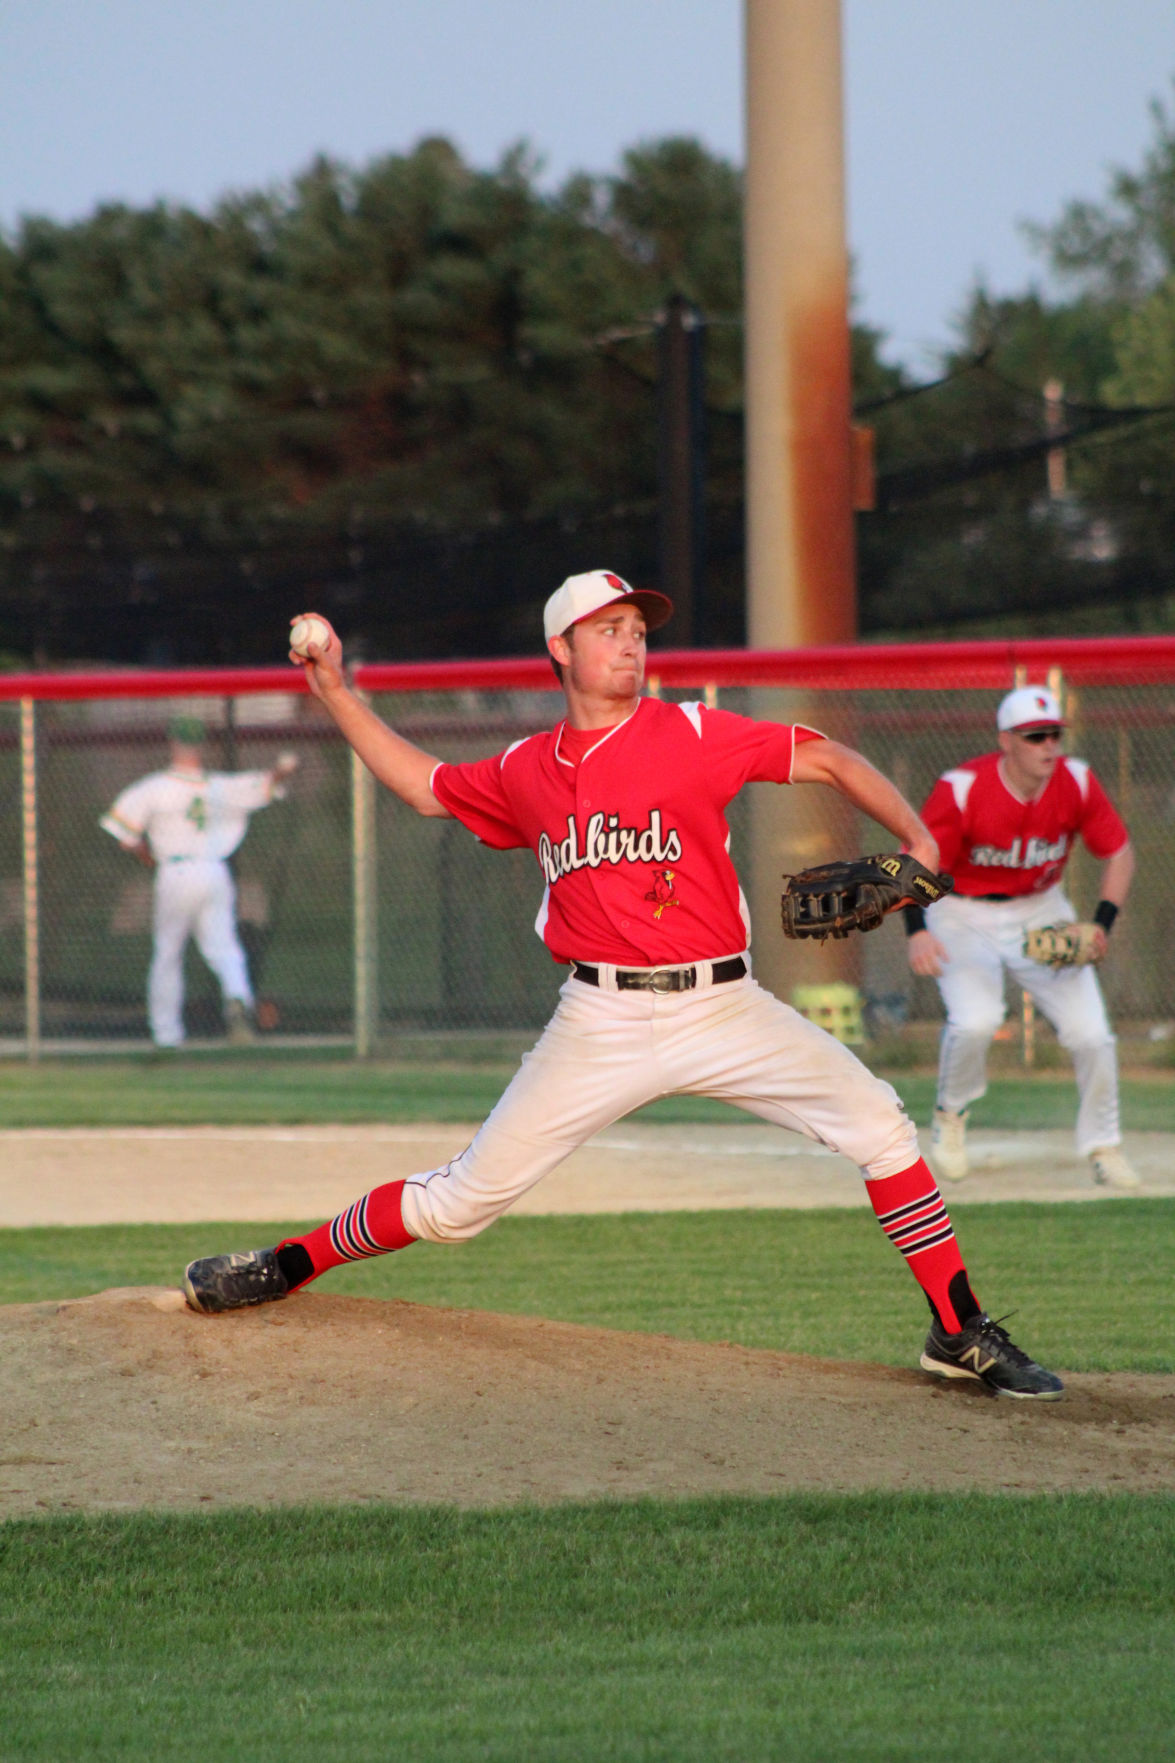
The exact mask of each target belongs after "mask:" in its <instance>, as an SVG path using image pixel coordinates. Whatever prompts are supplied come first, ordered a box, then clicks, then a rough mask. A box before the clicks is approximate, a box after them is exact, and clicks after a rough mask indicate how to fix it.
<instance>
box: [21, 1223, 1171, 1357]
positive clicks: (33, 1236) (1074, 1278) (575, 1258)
mask: <svg viewBox="0 0 1175 1763" xmlns="http://www.w3.org/2000/svg"><path fill="white" fill-rule="evenodd" d="M951 1210H952V1216H953V1217H954V1221H955V1226H956V1230H957V1232H958V1235H959V1240H960V1242H961V1244H962V1245H963V1249H964V1253H965V1256H966V1260H967V1263H968V1266H969V1268H970V1271H971V1275H972V1278H973V1279H974V1281H975V1285H976V1289H977V1291H978V1293H979V1296H980V1298H981V1300H982V1301H983V1302H984V1303H985V1304H987V1305H988V1306H989V1308H990V1309H991V1310H992V1312H993V1313H994V1314H997V1315H999V1314H1003V1313H1004V1312H1006V1311H1012V1310H1014V1311H1015V1313H1016V1318H1015V1321H1014V1323H1012V1324H1011V1332H1012V1334H1013V1338H1014V1339H1016V1340H1018V1341H1020V1342H1021V1344H1022V1345H1024V1346H1026V1347H1028V1348H1029V1349H1030V1350H1031V1351H1032V1352H1033V1354H1034V1356H1036V1357H1039V1358H1040V1359H1041V1360H1042V1361H1043V1362H1044V1363H1045V1364H1056V1365H1058V1366H1063V1367H1068V1368H1069V1369H1070V1370H1074V1371H1109V1370H1123V1371H1125V1370H1130V1371H1155V1372H1163V1371H1175V1340H1173V1339H1172V1337H1171V1331H1170V1329H1169V1328H1168V1327H1165V1326H1161V1325H1160V1326H1156V1321H1157V1319H1158V1318H1160V1317H1162V1316H1164V1315H1169V1307H1170V1278H1171V1275H1170V1269H1171V1266H1172V1262H1173V1261H1175V1199H1167V1198H1155V1199H1140V1198H1131V1199H1122V1200H1103V1201H1100V1202H1099V1203H1098V1204H1097V1205H1096V1206H1092V1205H1081V1204H1073V1205H1066V1206H1037V1205H1030V1204H1027V1203H1022V1204H1008V1205H983V1206H976V1205H973V1206H965V1205H952V1208H951ZM310 1222H317V1221H316V1220H315V1221H311V1220H301V1221H295V1220H286V1221H285V1222H284V1223H282V1222H278V1223H275V1222H274V1221H272V1220H268V1221H262V1222H258V1223H257V1224H256V1225H248V1224H245V1225H242V1224H231V1225H226V1224H219V1225H216V1224H214V1225H204V1224H200V1225H192V1224H185V1225H135V1226H126V1225H95V1226H89V1227H86V1228H84V1229H74V1230H66V1229H60V1228H56V1227H40V1228H36V1229H30V1230H3V1231H0V1303H8V1304H12V1303H32V1302H36V1301H38V1300H41V1299H46V1298H65V1297H81V1296H83V1295H85V1294H86V1293H88V1292H97V1291H102V1290H104V1289H107V1288H109V1287H111V1286H124V1285H172V1286H174V1285H176V1284H178V1281H179V1275H180V1273H181V1271H182V1269H183V1267H184V1265H185V1264H186V1263H187V1262H188V1261H190V1260H192V1259H193V1258H194V1257H195V1256H197V1255H206V1254H215V1253H217V1252H218V1251H220V1250H223V1249H227V1248H252V1247H255V1246H258V1245H260V1244H263V1243H272V1242H276V1241H278V1240H279V1239H280V1238H281V1237H282V1236H287V1235H290V1234H293V1232H294V1231H295V1230H297V1229H300V1228H305V1226H306V1225H307V1224H308V1223H310ZM322 1289H323V1290H328V1289H329V1290H330V1291H334V1292H340V1293H348V1294H351V1295H353V1296H361V1297H372V1298H395V1297H398V1298H406V1299H408V1300H410V1301H411V1302H413V1303H420V1304H439V1305H445V1306H448V1307H452V1308H457V1309H476V1310H500V1311H506V1312H513V1313H515V1314H521V1315H530V1316H546V1317H550V1318H552V1319H554V1320H556V1321H562V1322H578V1323H584V1324H587V1325H589V1326H592V1327H597V1328H622V1329H635V1330H638V1331H641V1332H645V1333H650V1334H671V1335H677V1336H680V1337H683V1338H687V1339H694V1340H709V1341H734V1342H737V1343H738V1344H740V1345H742V1346H750V1347H767V1348H774V1349H776V1350H778V1351H783V1352H793V1353H814V1354H817V1355H821V1356H824V1357H833V1358H841V1359H861V1360H872V1361H878V1362H880V1363H884V1364H890V1365H908V1364H909V1363H910V1358H911V1352H912V1351H913V1350H914V1349H916V1348H917V1347H919V1346H920V1345H921V1339H922V1335H923V1333H924V1331H925V1326H926V1308H925V1303H924V1301H923V1299H922V1297H921V1295H920V1293H919V1292H918V1290H917V1288H916V1287H915V1285H914V1283H913V1281H912V1280H911V1279H910V1277H909V1275H908V1273H907V1272H906V1268H905V1266H904V1264H903V1262H902V1260H901V1257H900V1256H899V1255H897V1254H896V1253H895V1251H894V1250H893V1249H892V1248H891V1246H890V1245H889V1243H888V1242H887V1241H886V1240H885V1238H884V1237H883V1235H882V1233H881V1232H880V1231H879V1230H878V1229H877V1227H876V1225H874V1224H873V1222H872V1220H871V1219H870V1217H869V1216H868V1215H867V1214H865V1213H862V1212H857V1211H844V1210H829V1211H826V1212H824V1211H813V1212H782V1211H781V1212H770V1211H746V1212H723V1213H721V1214H719V1213H713V1212H692V1213H691V1212H656V1213H639V1212H627V1213H623V1214H619V1215H617V1216H613V1217H608V1216H605V1217H569V1218H509V1217H507V1218H504V1219H502V1220H501V1221H500V1222H499V1223H498V1224H496V1225H495V1226H494V1228H493V1229H492V1230H489V1231H486V1232H485V1233H484V1234H483V1235H482V1236H480V1237H477V1238H475V1240H474V1241H473V1242H470V1243H463V1244H462V1245H460V1247H452V1246H444V1247H438V1246H436V1245H434V1244H429V1243H418V1244H416V1245H414V1246H413V1247H412V1248H411V1249H410V1250H408V1251H406V1252H404V1253H402V1254H399V1255H393V1256H387V1257H382V1258H379V1259H376V1260H372V1261H364V1262H359V1263H356V1264H354V1265H352V1266H349V1267H341V1268H338V1269H336V1270H335V1271H334V1272H333V1273H331V1274H329V1275H328V1276H327V1283H326V1284H325V1285H324V1286H323V1288H322ZM1111 1295H1112V1296H1111Z"/></svg>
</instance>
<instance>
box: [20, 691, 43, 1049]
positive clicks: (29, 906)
mask: <svg viewBox="0 0 1175 1763" xmlns="http://www.w3.org/2000/svg"><path fill="white" fill-rule="evenodd" d="M20 800H21V828H22V840H23V847H24V1021H25V1029H24V1032H25V1051H26V1053H27V1055H28V1058H29V1061H30V1063H32V1064H36V1062H37V1060H38V1059H39V1058H40V1057H41V905H40V893H39V890H38V886H37V719H36V706H35V704H34V702H33V700H32V698H22V699H21V701H20Z"/></svg>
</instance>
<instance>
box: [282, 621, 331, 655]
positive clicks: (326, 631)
mask: <svg viewBox="0 0 1175 1763" xmlns="http://www.w3.org/2000/svg"><path fill="white" fill-rule="evenodd" d="M329 642H330V626H329V624H327V622H326V620H325V618H315V617H314V615H313V613H311V615H310V617H309V618H300V619H299V620H298V622H297V623H296V624H295V625H294V627H293V629H292V630H291V631H290V648H291V649H292V650H293V652H294V654H295V655H300V656H301V657H302V659H303V660H304V661H308V660H309V659H310V657H309V656H308V655H307V653H306V650H307V647H308V645H309V644H311V643H314V644H315V645H316V646H317V647H318V648H320V649H325V648H326V645H327V644H328V643H329Z"/></svg>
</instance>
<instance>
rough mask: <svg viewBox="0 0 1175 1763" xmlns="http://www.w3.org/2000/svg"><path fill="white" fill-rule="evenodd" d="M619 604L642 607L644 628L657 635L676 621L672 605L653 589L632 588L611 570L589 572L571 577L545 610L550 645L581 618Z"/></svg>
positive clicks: (544, 624)
mask: <svg viewBox="0 0 1175 1763" xmlns="http://www.w3.org/2000/svg"><path fill="white" fill-rule="evenodd" d="M616 602H621V603H623V604H625V605H631V606H639V607H640V610H641V611H642V612H643V613H644V615H645V624H646V625H647V626H648V628H649V630H651V631H655V630H658V629H659V628H660V626H661V625H663V624H665V623H666V622H667V621H668V620H669V619H670V618H672V617H673V601H672V600H670V599H668V598H667V597H666V595H664V594H657V593H654V592H653V590H652V589H651V588H630V587H629V585H628V583H627V582H626V581H625V580H624V578H623V576H619V575H613V573H612V571H611V570H610V569H589V570H588V572H587V574H586V575H569V576H568V577H567V580H566V581H565V582H564V583H563V585H562V587H560V588H556V589H555V592H554V593H553V594H552V595H551V598H550V599H549V600H548V601H547V604H546V605H545V606H544V607H543V635H544V636H545V637H546V639H547V641H548V642H550V640H551V638H552V637H559V636H562V634H563V632H564V631H565V630H569V629H570V628H571V626H572V625H573V624H578V623H579V621H580V620H581V619H582V618H590V617H591V615H592V613H593V612H599V611H601V610H602V608H603V607H605V606H611V605H613V604H614V603H616Z"/></svg>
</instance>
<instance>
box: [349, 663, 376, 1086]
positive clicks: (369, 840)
mask: <svg viewBox="0 0 1175 1763" xmlns="http://www.w3.org/2000/svg"><path fill="white" fill-rule="evenodd" d="M359 696H361V697H363V698H364V699H365V701H366V694H363V693H361V694H359ZM351 888H352V900H353V909H354V920H355V948H354V957H355V959H354V990H355V1056H356V1058H357V1059H369V1058H370V1057H371V1055H372V1053H373V1052H374V1050H375V1043H376V1038H377V1035H378V1032H379V926H378V917H377V900H378V882H377V869H376V835H375V779H374V777H373V776H372V775H371V773H370V771H368V769H367V767H366V765H364V763H363V761H362V760H361V759H360V757H359V755H358V754H357V753H355V752H352V753H351Z"/></svg>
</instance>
